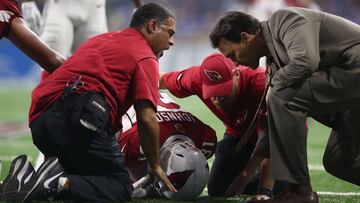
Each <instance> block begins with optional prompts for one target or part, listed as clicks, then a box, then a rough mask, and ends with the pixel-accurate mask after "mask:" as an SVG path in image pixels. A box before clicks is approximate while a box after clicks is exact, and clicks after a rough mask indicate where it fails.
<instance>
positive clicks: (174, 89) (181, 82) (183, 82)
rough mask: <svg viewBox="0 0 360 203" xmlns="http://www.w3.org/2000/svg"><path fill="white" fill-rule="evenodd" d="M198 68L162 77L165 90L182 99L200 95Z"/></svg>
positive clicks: (170, 73)
mask: <svg viewBox="0 0 360 203" xmlns="http://www.w3.org/2000/svg"><path fill="white" fill-rule="evenodd" d="M199 70H200V68H199V67H198V66H194V67H191V68H188V69H185V70H182V71H174V72H169V73H166V74H164V75H163V81H164V84H165V86H166V87H167V89H168V90H169V91H170V92H171V93H172V94H173V95H175V96H176V97H179V98H183V97H188V96H191V95H201V94H202V88H201V77H200V73H199Z"/></svg>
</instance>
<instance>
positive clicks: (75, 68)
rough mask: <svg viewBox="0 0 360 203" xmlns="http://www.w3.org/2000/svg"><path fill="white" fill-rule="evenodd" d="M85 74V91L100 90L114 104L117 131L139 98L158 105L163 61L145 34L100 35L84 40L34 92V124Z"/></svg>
mask: <svg viewBox="0 0 360 203" xmlns="http://www.w3.org/2000/svg"><path fill="white" fill-rule="evenodd" d="M79 77H81V80H82V81H83V82H84V85H83V86H81V87H79V92H81V91H98V92H101V93H103V94H104V95H105V98H106V101H107V103H108V104H109V106H110V120H111V123H112V125H113V128H114V130H116V131H117V130H119V129H120V128H121V116H122V115H124V113H125V112H126V111H127V109H129V108H130V106H131V105H132V104H134V102H135V101H136V100H140V99H145V100H148V101H150V102H151V103H152V104H153V105H154V106H155V107H156V106H157V100H158V80H159V64H158V61H157V57H156V55H155V54H154V52H153V51H152V49H151V48H150V46H149V44H148V42H147V41H146V40H145V38H144V37H143V35H142V34H141V33H140V32H138V31H137V30H135V29H132V28H128V29H124V30H122V31H115V32H109V33H105V34H101V35H97V36H95V37H93V38H91V39H89V40H88V41H86V42H85V43H83V44H82V45H81V46H80V47H79V48H78V49H77V50H76V51H75V53H74V54H73V55H72V56H71V57H70V58H69V59H68V60H67V61H65V63H64V64H63V65H62V66H60V67H59V68H58V69H56V70H55V71H54V72H53V73H52V74H51V75H50V76H48V77H46V78H45V79H43V80H42V81H41V82H40V84H39V85H38V86H37V87H36V88H35V90H34V91H33V92H32V103H31V107H30V118H29V122H30V123H31V122H32V121H33V120H34V119H36V118H37V117H39V116H40V115H41V113H42V112H44V110H45V109H46V108H48V107H49V106H50V105H51V104H52V103H53V102H54V101H55V100H56V99H57V98H59V97H60V96H61V95H62V94H63V90H64V88H65V86H66V84H67V83H68V82H71V81H74V80H75V79H77V78H79Z"/></svg>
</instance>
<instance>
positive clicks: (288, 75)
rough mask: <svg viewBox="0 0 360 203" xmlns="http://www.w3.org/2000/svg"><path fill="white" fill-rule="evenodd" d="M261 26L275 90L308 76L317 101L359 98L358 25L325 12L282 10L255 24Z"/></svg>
mask: <svg viewBox="0 0 360 203" xmlns="http://www.w3.org/2000/svg"><path fill="white" fill-rule="evenodd" d="M261 29H262V32H263V35H264V37H265V40H266V43H267V46H268V48H269V51H270V53H271V55H272V56H273V58H274V62H275V71H276V72H275V74H274V76H273V79H272V83H273V84H274V87H275V88H278V89H281V88H286V87H289V86H292V85H300V84H301V83H303V82H304V81H305V80H306V79H307V78H310V82H311V88H312V91H313V95H314V97H315V99H316V100H318V101H320V102H324V103H327V102H334V101H339V100H343V99H346V100H347V99H354V98H360V26H359V25H357V24H355V23H352V22H350V21H348V20H345V19H343V18H341V17H338V16H335V15H331V14H328V13H325V12H317V11H312V10H308V9H302V8H287V9H282V10H279V11H277V12H275V13H274V14H273V15H272V16H271V17H270V19H269V20H268V21H264V22H261Z"/></svg>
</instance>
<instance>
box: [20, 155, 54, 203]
mask: <svg viewBox="0 0 360 203" xmlns="http://www.w3.org/2000/svg"><path fill="white" fill-rule="evenodd" d="M45 162H47V163H44V164H43V165H44V167H41V168H40V169H39V171H38V172H37V176H38V178H36V182H35V184H34V185H33V186H32V187H31V189H30V190H29V191H28V192H26V196H25V197H24V198H23V199H22V201H21V202H28V201H31V199H32V193H33V191H34V190H35V189H36V188H37V187H38V186H39V184H40V183H41V182H43V180H44V179H45V178H47V174H49V172H50V171H52V170H53V169H54V167H55V166H56V165H57V164H58V162H59V160H58V159H57V158H56V159H55V160H54V159H50V160H48V161H45ZM33 181H35V180H33Z"/></svg>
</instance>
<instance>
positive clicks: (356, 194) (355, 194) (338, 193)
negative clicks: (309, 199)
mask: <svg viewBox="0 0 360 203" xmlns="http://www.w3.org/2000/svg"><path fill="white" fill-rule="evenodd" d="M317 193H318V194H319V195H332V196H360V192H327V191H317Z"/></svg>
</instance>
